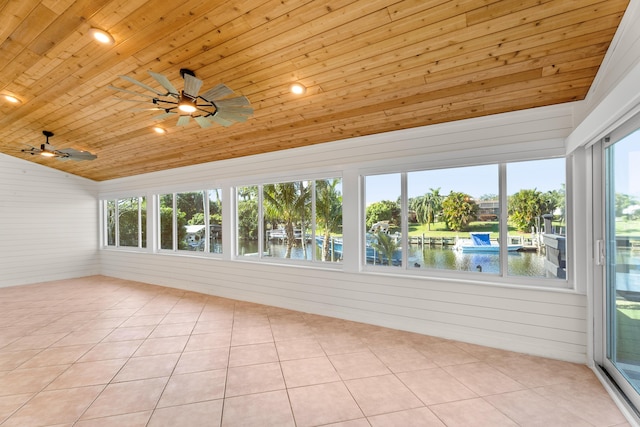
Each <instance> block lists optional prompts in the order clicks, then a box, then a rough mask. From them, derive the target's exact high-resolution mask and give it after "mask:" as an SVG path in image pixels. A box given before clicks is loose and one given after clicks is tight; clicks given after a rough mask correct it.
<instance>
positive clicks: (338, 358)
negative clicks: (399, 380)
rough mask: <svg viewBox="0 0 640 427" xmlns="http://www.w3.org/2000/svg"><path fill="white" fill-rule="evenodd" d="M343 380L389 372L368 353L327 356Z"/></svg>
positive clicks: (378, 360) (374, 356)
mask: <svg viewBox="0 0 640 427" xmlns="http://www.w3.org/2000/svg"><path fill="white" fill-rule="evenodd" d="M329 359H330V360H331V363H333V366H334V367H335V368H336V370H337V371H338V374H340V377H341V378H342V379H343V380H351V379H354V378H364V377H374V376H378V375H385V374H390V373H391V371H389V369H387V367H386V366H385V365H384V364H383V363H382V362H381V361H380V359H378V358H377V357H376V355H375V354H373V353H372V352H370V351H365V352H359V353H347V354H336V355H332V356H329Z"/></svg>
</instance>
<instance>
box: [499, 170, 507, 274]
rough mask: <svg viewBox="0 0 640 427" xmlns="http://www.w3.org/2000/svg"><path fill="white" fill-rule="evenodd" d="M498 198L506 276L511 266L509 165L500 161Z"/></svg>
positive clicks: (501, 251)
mask: <svg viewBox="0 0 640 427" xmlns="http://www.w3.org/2000/svg"><path fill="white" fill-rule="evenodd" d="M498 198H499V200H500V222H499V224H498V228H499V230H500V234H499V237H498V244H499V245H500V275H501V276H506V275H507V271H508V268H509V260H508V255H509V252H508V250H507V248H508V244H509V226H508V218H509V217H508V209H507V165H506V164H505V163H500V164H499V165H498Z"/></svg>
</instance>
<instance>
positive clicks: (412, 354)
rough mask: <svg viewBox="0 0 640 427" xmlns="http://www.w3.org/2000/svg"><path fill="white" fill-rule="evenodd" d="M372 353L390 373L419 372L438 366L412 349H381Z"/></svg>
mask: <svg viewBox="0 0 640 427" xmlns="http://www.w3.org/2000/svg"><path fill="white" fill-rule="evenodd" d="M372 351H373V353H374V354H375V355H376V356H377V357H378V359H380V360H381V361H382V363H384V364H385V365H386V366H387V368H389V370H390V371H391V372H408V371H419V370H422V369H430V368H436V367H437V366H438V365H436V363H435V362H433V361H431V360H429V359H427V358H426V357H425V356H424V355H423V354H422V353H420V352H419V351H418V350H416V349H414V348H407V347H390V348H389V347H382V348H376V349H373V350H372Z"/></svg>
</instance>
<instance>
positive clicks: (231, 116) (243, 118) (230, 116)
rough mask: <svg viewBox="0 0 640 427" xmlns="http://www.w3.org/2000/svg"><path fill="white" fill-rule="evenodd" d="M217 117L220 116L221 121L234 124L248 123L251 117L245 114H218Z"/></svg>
mask: <svg viewBox="0 0 640 427" xmlns="http://www.w3.org/2000/svg"><path fill="white" fill-rule="evenodd" d="M216 115H217V116H219V117H220V118H221V119H224V120H233V121H234V122H246V121H247V119H248V118H249V116H245V115H244V114H234V113H229V112H223V111H221V112H219V114H216Z"/></svg>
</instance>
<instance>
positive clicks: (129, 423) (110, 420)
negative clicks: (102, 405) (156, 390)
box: [73, 411, 153, 427]
mask: <svg viewBox="0 0 640 427" xmlns="http://www.w3.org/2000/svg"><path fill="white" fill-rule="evenodd" d="M152 413H153V412H152V411H144V412H134V413H131V414H124V415H115V416H112V417H102V418H94V419H91V420H83V421H78V422H77V423H75V424H74V426H73V427H125V426H126V427H146V426H147V423H148V422H149V418H151V414H152Z"/></svg>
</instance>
